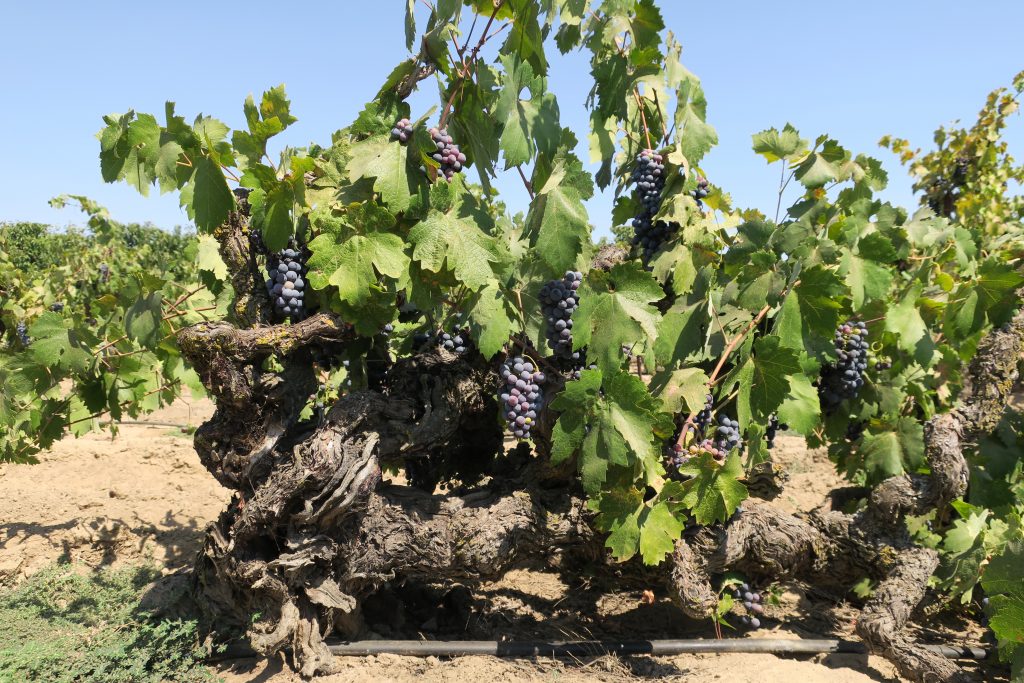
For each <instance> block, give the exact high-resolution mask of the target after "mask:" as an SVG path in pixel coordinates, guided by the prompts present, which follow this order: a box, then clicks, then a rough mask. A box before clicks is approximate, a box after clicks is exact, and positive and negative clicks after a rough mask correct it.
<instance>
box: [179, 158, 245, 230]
mask: <svg viewBox="0 0 1024 683" xmlns="http://www.w3.org/2000/svg"><path fill="white" fill-rule="evenodd" d="M194 163H195V170H194V171H193V172H192V176H191V178H189V180H188V182H187V184H186V185H185V186H184V187H183V188H182V191H181V205H182V206H184V207H185V210H186V211H187V212H188V215H189V217H190V218H191V219H192V220H194V221H195V223H196V227H197V228H198V229H199V230H200V231H201V232H206V233H212V232H213V231H214V230H216V229H217V228H218V227H220V225H221V224H222V223H224V221H226V220H227V218H228V213H230V211H231V209H233V208H234V207H235V196H234V195H233V194H232V193H231V188H229V187H228V183H227V180H226V179H225V178H224V174H223V173H222V172H221V170H220V167H219V166H218V165H217V164H216V162H214V161H213V160H212V159H210V158H209V157H201V158H199V159H196V160H194Z"/></svg>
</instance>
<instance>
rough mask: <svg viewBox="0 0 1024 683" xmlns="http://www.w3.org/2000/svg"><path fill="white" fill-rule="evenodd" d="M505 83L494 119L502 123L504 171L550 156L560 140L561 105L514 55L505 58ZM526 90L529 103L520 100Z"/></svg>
mask: <svg viewBox="0 0 1024 683" xmlns="http://www.w3.org/2000/svg"><path fill="white" fill-rule="evenodd" d="M501 63H502V66H504V67H505V81H504V84H503V85H502V89H501V94H500V95H499V96H498V102H497V105H496V106H495V110H494V116H495V118H496V119H497V120H498V121H500V122H502V123H503V128H502V132H501V151H502V152H503V153H504V155H505V169H506V170H508V169H510V168H512V167H513V166H518V165H520V164H525V163H527V162H528V161H530V159H532V158H533V157H534V155H535V154H538V152H539V153H540V154H543V155H545V156H549V155H551V154H553V153H554V151H555V149H556V148H557V145H558V143H559V141H560V139H561V132H562V131H561V127H560V126H559V124H558V104H557V102H556V101H555V96H554V95H552V94H550V93H548V92H546V91H545V90H546V83H545V80H544V79H543V78H537V77H535V76H534V73H533V69H532V68H531V67H530V65H529V64H527V63H526V62H523V61H520V60H519V59H518V57H516V56H515V55H503V56H502V57H501ZM524 89H526V90H528V91H529V93H530V99H528V100H523V99H520V93H522V92H523V90H524Z"/></svg>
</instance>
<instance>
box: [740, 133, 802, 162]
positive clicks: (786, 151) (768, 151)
mask: <svg viewBox="0 0 1024 683" xmlns="http://www.w3.org/2000/svg"><path fill="white" fill-rule="evenodd" d="M752 137H753V141H754V152H755V153H757V154H760V155H761V156H763V157H764V158H765V159H766V160H767V161H768V163H769V164H770V163H774V162H776V161H779V160H780V159H791V158H793V157H796V156H797V155H799V154H800V153H801V152H804V151H806V150H807V140H804V139H803V138H801V137H800V133H799V131H797V129H796V128H794V127H793V126H792V125H791V124H789V123H787V124H786V125H785V127H783V129H782V132H781V133H780V132H779V131H778V130H777V129H775V128H769V129H767V130H763V131H761V132H760V133H754V135H753V136H752Z"/></svg>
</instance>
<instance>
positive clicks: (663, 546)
mask: <svg viewBox="0 0 1024 683" xmlns="http://www.w3.org/2000/svg"><path fill="white" fill-rule="evenodd" d="M682 534H683V523H682V522H681V521H680V520H679V518H677V517H676V516H675V515H674V514H673V513H672V510H671V508H670V507H669V506H668V504H666V503H664V502H661V501H655V503H654V504H653V505H651V506H649V507H645V509H644V512H643V514H641V515H640V555H641V557H642V558H643V560H644V564H647V565H655V564H659V563H661V561H662V560H664V559H665V556H666V555H668V554H669V553H671V552H672V550H673V549H674V548H675V544H676V541H678V540H679V538H680V537H681V536H682Z"/></svg>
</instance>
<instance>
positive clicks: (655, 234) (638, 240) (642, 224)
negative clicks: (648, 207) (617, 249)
mask: <svg viewBox="0 0 1024 683" xmlns="http://www.w3.org/2000/svg"><path fill="white" fill-rule="evenodd" d="M675 228H676V226H675V225H673V224H671V223H666V222H665V221H656V220H654V214H649V213H642V214H640V215H639V216H637V217H636V218H634V219H633V246H634V247H640V250H641V255H642V258H643V262H644V263H647V262H649V261H650V260H651V257H652V256H654V254H655V252H657V251H658V249H660V248H661V245H662V244H664V243H665V242H666V241H667V240H668V239H669V238H670V237H672V235H673V234H674V233H675V231H676V230H675Z"/></svg>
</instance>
